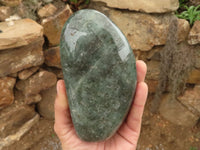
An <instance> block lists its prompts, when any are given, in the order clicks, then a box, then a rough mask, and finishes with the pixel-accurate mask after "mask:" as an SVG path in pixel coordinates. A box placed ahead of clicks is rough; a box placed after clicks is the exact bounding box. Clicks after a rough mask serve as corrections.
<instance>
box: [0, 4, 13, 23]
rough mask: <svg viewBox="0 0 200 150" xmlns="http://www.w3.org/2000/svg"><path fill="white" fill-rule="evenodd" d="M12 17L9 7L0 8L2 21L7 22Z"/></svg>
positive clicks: (0, 19)
mask: <svg viewBox="0 0 200 150" xmlns="http://www.w3.org/2000/svg"><path fill="white" fill-rule="evenodd" d="M10 15H11V9H10V7H7V6H0V21H5V19H6V18H9V17H10Z"/></svg>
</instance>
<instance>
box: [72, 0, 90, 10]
mask: <svg viewBox="0 0 200 150" xmlns="http://www.w3.org/2000/svg"><path fill="white" fill-rule="evenodd" d="M68 2H69V3H70V5H71V7H72V9H73V10H80V9H83V8H85V7H87V6H88V4H89V3H90V0H68Z"/></svg>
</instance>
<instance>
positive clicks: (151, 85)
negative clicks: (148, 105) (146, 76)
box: [145, 80, 159, 93]
mask: <svg viewBox="0 0 200 150" xmlns="http://www.w3.org/2000/svg"><path fill="white" fill-rule="evenodd" d="M145 82H146V83H147V85H148V92H149V93H155V92H156V90H157V86H158V83H159V81H158V80H145Z"/></svg>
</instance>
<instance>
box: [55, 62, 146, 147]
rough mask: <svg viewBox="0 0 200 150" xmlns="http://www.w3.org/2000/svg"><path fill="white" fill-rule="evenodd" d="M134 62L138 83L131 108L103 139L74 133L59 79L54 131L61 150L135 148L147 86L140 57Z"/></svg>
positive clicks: (63, 90)
mask: <svg viewBox="0 0 200 150" xmlns="http://www.w3.org/2000/svg"><path fill="white" fill-rule="evenodd" d="M136 65H137V77H138V85H137V90H136V95H135V99H134V103H133V105H132V108H131V110H130V112H129V114H128V116H127V119H126V120H125V121H124V123H123V124H122V125H121V127H120V128H119V130H118V131H117V132H116V133H115V134H114V135H113V136H112V137H111V138H110V139H108V140H106V141H103V142H84V141H82V140H80V139H79V138H78V137H77V135H76V132H75V129H74V126H73V124H72V121H71V117H70V113H69V108H68V104H67V103H66V102H67V96H66V92H65V87H64V82H63V81H59V82H58V86H57V87H58V95H57V98H56V102H55V131H56V133H57V135H58V137H59V139H60V140H61V143H62V147H63V150H122V149H124V150H136V147H137V141H138V138H139V135H140V128H141V120H142V119H141V118H142V114H143V110H144V105H145V102H146V97H147V86H146V84H145V83H144V82H143V81H144V78H145V74H146V65H145V64H144V63H142V62H141V61H139V62H137V64H136Z"/></svg>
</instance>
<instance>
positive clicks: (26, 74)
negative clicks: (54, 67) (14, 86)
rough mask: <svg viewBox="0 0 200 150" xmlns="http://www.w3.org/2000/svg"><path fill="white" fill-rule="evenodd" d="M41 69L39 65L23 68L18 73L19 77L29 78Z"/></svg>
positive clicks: (22, 78)
mask: <svg viewBox="0 0 200 150" xmlns="http://www.w3.org/2000/svg"><path fill="white" fill-rule="evenodd" d="M38 69H39V67H31V68H28V69H25V70H22V71H20V72H19V73H18V77H19V79H21V80H26V79H27V78H29V77H30V76H31V75H32V74H34V73H35V72H36V71H37V70H38Z"/></svg>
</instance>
